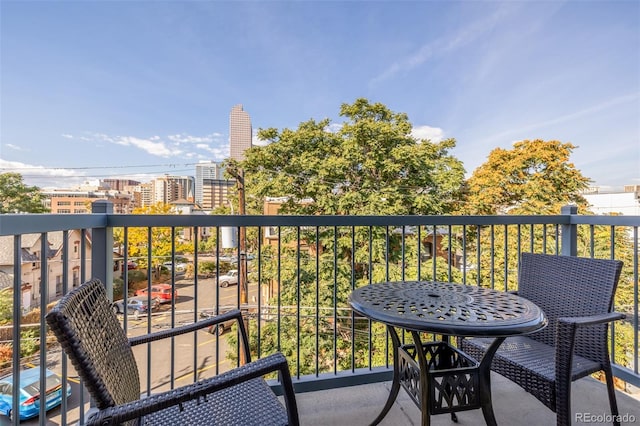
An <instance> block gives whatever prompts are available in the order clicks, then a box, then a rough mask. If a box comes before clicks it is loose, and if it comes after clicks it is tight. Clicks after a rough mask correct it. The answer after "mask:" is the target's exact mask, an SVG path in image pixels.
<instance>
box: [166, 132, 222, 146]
mask: <svg viewBox="0 0 640 426" xmlns="http://www.w3.org/2000/svg"><path fill="white" fill-rule="evenodd" d="M167 139H169V140H170V141H171V142H175V143H177V144H183V143H190V144H200V143H203V142H213V135H207V136H191V135H187V134H184V133H182V134H179V135H169V136H167Z"/></svg>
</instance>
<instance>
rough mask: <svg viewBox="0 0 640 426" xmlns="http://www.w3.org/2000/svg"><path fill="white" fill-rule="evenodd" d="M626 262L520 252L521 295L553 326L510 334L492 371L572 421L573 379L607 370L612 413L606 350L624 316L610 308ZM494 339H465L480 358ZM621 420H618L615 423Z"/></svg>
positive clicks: (464, 343) (560, 419) (561, 421)
mask: <svg viewBox="0 0 640 426" xmlns="http://www.w3.org/2000/svg"><path fill="white" fill-rule="evenodd" d="M621 269H622V262H619V261H617V260H603V259H588V258H579V257H570V256H552V255H543V254H532V253H522V255H521V259H520V271H519V276H518V278H519V283H518V294H519V295H520V296H522V297H525V298H527V299H529V300H531V301H533V302H534V303H536V304H537V305H538V306H540V307H541V308H542V310H543V311H544V312H545V314H546V316H547V318H548V320H549V324H548V326H547V327H546V328H545V329H543V330H541V331H538V332H536V333H533V334H531V335H529V336H519V337H509V338H507V339H506V340H505V341H504V342H503V343H502V345H501V346H500V348H499V349H498V351H497V353H496V354H495V356H494V358H493V363H492V364H491V369H492V370H494V371H496V372H497V373H499V374H501V375H503V376H505V377H507V378H508V379H510V380H512V381H513V382H515V383H517V384H518V385H520V386H521V387H522V388H523V389H525V390H526V391H527V392H529V393H531V394H533V395H534V396H535V397H536V398H538V399H539V400H540V401H541V402H542V403H543V404H544V405H546V406H547V407H549V408H550V409H551V410H552V411H554V412H555V413H556V419H557V420H556V421H557V424H558V425H570V424H571V406H570V396H571V382H573V381H575V380H578V379H580V378H582V377H585V376H587V375H589V374H591V373H595V372H597V371H601V370H602V371H604V373H605V376H606V381H607V390H608V394H609V403H610V405H611V413H612V414H613V415H614V416H613V418H614V419H616V418H617V415H618V407H617V404H616V397H615V392H614V387H613V374H612V372H611V363H610V361H609V354H608V349H607V332H608V324H607V323H609V322H611V321H615V320H619V319H622V318H624V315H622V314H619V313H615V312H612V307H613V295H614V293H615V290H616V286H617V284H618V278H619V277H620V270H621ZM490 342H491V339H489V338H473V339H461V340H459V342H458V343H459V345H460V346H461V348H462V350H463V351H464V352H466V353H467V354H469V355H471V356H473V357H475V358H476V359H480V357H481V356H482V354H483V353H484V350H485V349H486V348H487V346H488V345H489V343H490ZM614 424H618V425H619V422H615V423H614Z"/></svg>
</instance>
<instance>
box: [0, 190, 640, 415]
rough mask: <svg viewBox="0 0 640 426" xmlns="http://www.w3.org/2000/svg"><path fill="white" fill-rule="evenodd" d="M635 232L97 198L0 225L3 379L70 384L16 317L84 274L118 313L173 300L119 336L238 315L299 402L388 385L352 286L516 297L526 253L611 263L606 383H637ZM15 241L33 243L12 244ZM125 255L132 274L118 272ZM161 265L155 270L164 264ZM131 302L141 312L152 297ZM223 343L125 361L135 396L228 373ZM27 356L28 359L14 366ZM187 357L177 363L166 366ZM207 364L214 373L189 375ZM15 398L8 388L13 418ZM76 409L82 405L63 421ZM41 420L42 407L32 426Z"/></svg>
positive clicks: (38, 328)
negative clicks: (187, 209) (134, 374)
mask: <svg viewBox="0 0 640 426" xmlns="http://www.w3.org/2000/svg"><path fill="white" fill-rule="evenodd" d="M639 227H640V217H639V216H586V215H579V214H577V211H576V208H575V207H566V208H563V210H562V212H561V214H559V215H553V216H237V215H235V216H234V215H232V216H191V215H120V214H113V208H112V205H111V204H110V203H109V202H96V203H94V205H93V213H92V214H81V215H50V214H38V215H3V216H1V217H0V236H2V237H3V238H5V239H7V238H10V237H11V238H10V239H12V249H13V259H14V262H13V270H12V272H13V287H12V288H9V290H13V291H12V292H11V293H12V299H11V306H12V308H11V318H10V320H9V321H7V324H6V325H5V326H4V327H3V329H4V331H5V332H6V333H9V332H10V334H11V336H10V337H11V342H10V343H9V341H8V338H3V339H2V340H4V341H5V343H4V346H5V347H9V348H11V350H12V356H11V360H10V361H9V362H8V364H9V366H8V367H7V365H6V364H7V362H5V365H4V366H5V369H4V372H5V373H8V374H13V376H14V377H16V376H18V375H19V374H20V371H21V369H22V368H23V367H24V365H25V363H26V362H27V361H28V362H32V363H33V364H34V365H39V366H40V370H41V374H40V376H41V382H42V383H41V385H43V384H44V382H43V381H44V376H45V369H46V368H49V367H50V368H51V369H54V370H56V372H58V373H59V374H60V375H61V376H62V377H63V382H64V386H66V383H67V381H68V380H70V381H72V382H73V381H74V379H73V375H74V373H73V371H72V368H71V366H69V365H67V362H66V357H64V356H61V355H60V352H59V349H57V348H56V345H55V344H52V345H49V344H47V339H45V338H40V337H41V336H46V333H47V330H46V328H45V325H44V324H45V322H44V316H45V314H46V309H41V310H40V311H39V314H37V315H38V318H37V320H34V315H35V314H34V312H38V311H37V310H34V311H33V312H31V314H30V316H29V317H28V318H30V319H29V320H26V319H25V318H27V316H25V312H26V311H29V310H30V309H29V308H28V307H31V306H40V307H46V306H47V305H48V304H50V303H53V302H55V300H56V299H57V298H59V296H60V295H61V294H65V293H67V292H68V291H70V290H71V289H72V288H73V287H74V285H77V284H78V283H81V282H84V281H85V280H87V279H89V278H90V277H95V278H99V279H100V280H102V282H104V283H105V285H106V286H107V289H108V293H109V294H110V295H111V297H113V295H114V294H115V295H116V296H117V297H116V298H119V297H123V298H124V300H125V303H126V301H127V300H128V299H130V298H131V297H132V295H133V292H134V288H137V287H141V288H146V289H148V290H150V289H151V287H152V286H155V285H156V284H157V283H159V282H163V283H166V284H168V285H169V286H170V290H171V294H173V292H174V291H175V292H177V294H178V297H177V298H176V297H171V298H170V299H169V300H168V301H167V303H164V304H162V306H161V308H159V309H158V311H157V312H152V311H151V310H149V311H148V312H146V313H143V314H141V315H129V314H127V313H126V312H125V314H124V315H123V316H122V322H123V327H124V328H125V330H126V331H127V333H128V334H130V335H132V334H136V333H147V332H150V331H152V330H153V329H154V328H157V327H175V326H176V325H178V324H182V323H185V322H193V321H198V320H199V318H201V316H202V315H210V314H216V313H220V312H222V311H223V310H225V309H227V308H230V307H239V308H241V309H243V311H244V312H245V318H246V320H247V323H248V325H247V327H248V329H249V334H250V341H251V349H252V353H254V354H255V356H257V357H260V356H264V355H267V354H268V353H271V352H273V351H275V350H281V351H283V352H284V353H285V355H286V356H287V357H288V359H289V361H290V367H291V371H292V375H293V376H294V379H295V384H296V390H297V391H299V392H301V391H312V390H319V389H327V388H334V387H341V386H348V385H354V384H362V383H369V382H375V381H381V380H389V379H390V377H391V370H390V366H391V365H392V360H391V346H390V343H389V339H388V338H387V335H386V332H385V330H384V327H382V326H381V325H379V324H375V323H370V322H369V321H368V320H366V319H363V318H360V317H358V316H356V315H355V314H354V313H353V312H352V311H351V310H350V309H349V306H348V303H347V296H348V294H349V292H350V291H351V290H352V289H354V288H356V287H359V286H362V285H366V284H369V283H372V282H377V281H383V280H385V281H386V280H415V279H431V280H439V281H450V282H460V283H464V284H470V285H480V286H485V287H492V288H497V289H504V290H511V289H515V288H516V287H517V268H518V255H519V253H521V252H523V251H529V252H540V253H550V254H562V255H573V256H575V255H578V256H585V257H598V258H616V259H620V260H623V261H624V269H623V274H622V277H621V280H620V284H619V287H618V292H617V295H616V306H615V308H616V310H621V311H623V312H625V313H626V314H627V319H626V321H624V322H623V323H618V324H616V325H615V328H614V330H613V332H612V333H611V336H613V337H612V339H611V356H612V361H613V363H614V373H615V374H616V375H617V376H618V377H619V378H621V379H623V380H624V381H626V382H628V383H631V384H633V385H635V386H640V373H639V366H638V357H639V355H640V354H639V345H638V326H639V322H638V315H639V304H638V294H639V293H638V279H639V276H638V270H639V267H638V228H639ZM241 228H245V230H246V236H247V237H246V238H247V241H246V250H247V252H246V253H244V252H241V251H240V250H239V248H238V247H239V246H240V245H236V246H235V247H233V248H229V247H227V244H226V242H225V241H224V238H223V234H228V231H229V230H231V233H232V234H235V236H236V240H237V237H238V236H239V235H241V233H240V229H241ZM205 231H206V232H205ZM34 235H35V238H34ZM54 235H55V236H56V240H59V241H62V243H61V245H60V247H59V251H57V252H55V253H52V254H51V255H50V256H40V260H39V262H38V266H39V267H38V268H27V266H28V265H27V264H25V263H23V258H22V253H23V249H25V250H32V251H39V253H51V252H50V251H49V249H50V248H51V247H50V244H49V243H50V240H51V239H53V236H54ZM60 235H61V238H59V237H60ZM202 235H206V236H207V238H206V241H205V240H204V238H202V237H201V236H202ZM37 237H39V238H37ZM27 240H28V241H32V240H34V241H39V243H35V244H36V246H35V247H24V246H25V242H26V241H27ZM38 244H39V245H38ZM54 248H56V249H57V248H58V247H54ZM132 261H133V262H135V264H136V266H137V269H131V270H129V269H128V267H127V265H128V264H130V262H132ZM167 261H169V262H172V263H170V264H169V265H171V267H169V268H167V267H166V266H163V264H164V263H166V262H167ZM178 263H180V264H181V265H182V266H181V267H182V268H183V269H182V270H178V269H177V268H176V265H177V264H178ZM184 265H186V267H185V266H184ZM26 269H29V271H28V272H29V273H32V272H33V271H37V274H38V275H37V278H34V277H35V275H29V276H28V277H27V275H25V274H26V272H27V271H26ZM228 269H237V270H239V274H238V278H237V280H238V285H235V283H231V285H230V286H229V287H225V286H224V283H223V281H221V280H224V278H223V276H224V273H225V272H227V270H228ZM52 274H53V275H55V276H52ZM133 278H139V279H141V280H142V281H141V282H138V283H136V282H135V280H134V279H133ZM27 281H28V282H27ZM41 283H47V285H43V284H41ZM60 283H61V284H60ZM221 285H222V286H221ZM52 289H53V290H52ZM6 291H7V290H5V292H6ZM144 297H146V298H147V301H148V302H149V304H151V303H152V302H153V301H152V298H151V292H147V294H146V296H144ZM3 300H4V298H3ZM6 333H5V334H6ZM7 337H8V335H7ZM34 345H37V348H35V349H36V350H35V351H34ZM207 345H209V346H207ZM237 345H238V339H237V338H236V334H235V333H233V332H231V333H227V334H222V335H218V336H213V335H210V336H203V335H199V336H196V337H194V338H193V340H190V341H183V340H180V341H172V342H171V343H170V344H169V346H168V347H167V346H163V347H161V348H159V347H157V346H152V345H149V346H147V347H146V348H143V349H142V352H140V353H137V352H136V357H137V358H138V359H139V360H140V361H141V379H142V383H143V388H144V389H143V391H144V392H146V393H151V392H152V391H157V390H160V389H162V388H163V387H173V386H175V385H176V383H177V382H178V381H181V380H197V378H198V377H202V376H203V375H207V374H217V373H219V372H220V371H222V370H224V369H228V368H231V367H232V366H233V365H238V364H239V363H240V362H242V360H239V359H237V357H235V355H233V353H234V352H235V353H237V351H234V350H233V349H234V346H237ZM187 347H188V348H189V350H188V351H187V350H185V349H184V348H187ZM26 349H30V350H31V351H32V352H34V354H35V355H33V356H31V357H29V358H25V356H24V353H25V352H26ZM21 352H22V355H21ZM187 352H188V353H187ZM227 352H229V353H230V354H231V355H229V353H227ZM185 357H186V358H185ZM185 359H187V360H188V361H189V362H190V364H191V368H190V369H188V370H187V372H185V370H183V369H182V367H181V369H180V370H179V371H176V368H175V366H176V364H177V363H178V362H180V363H182V362H184V361H185ZM205 362H211V365H212V367H203V365H204V363H205ZM69 377H71V378H69ZM79 389H80V392H77V393H74V395H75V396H73V397H72V398H73V402H72V403H71V402H70V401H71V399H70V400H68V399H67V398H63V402H62V408H61V409H60V410H59V413H58V414H57V415H58V416H59V417H60V419H59V421H60V424H67V423H69V422H72V421H77V420H78V419H79V420H81V421H82V419H83V416H84V412H85V409H86V407H87V406H88V404H89V400H88V397H87V396H86V395H85V393H84V391H83V389H82V387H79ZM17 400H18V399H17V388H16V387H14V388H13V401H14V402H13V406H12V410H13V412H17V410H18V408H19V407H18V402H17ZM77 407H82V409H77V410H76V411H74V409H76V408H77ZM47 415H49V414H47V413H44V411H43V410H41V415H40V420H39V422H40V424H45V422H46V418H47ZM15 417H16V416H14V420H13V422H14V424H17V420H16V419H15Z"/></svg>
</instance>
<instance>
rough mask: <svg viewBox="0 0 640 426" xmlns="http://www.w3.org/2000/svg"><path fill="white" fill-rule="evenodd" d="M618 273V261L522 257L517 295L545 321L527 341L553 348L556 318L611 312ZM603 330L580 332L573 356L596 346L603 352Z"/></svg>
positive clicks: (522, 255)
mask: <svg viewBox="0 0 640 426" xmlns="http://www.w3.org/2000/svg"><path fill="white" fill-rule="evenodd" d="M621 270H622V262H620V261H618V260H609V259H591V258H584V257H573V256H557V255H547V254H534V253H522V254H521V257H520V269H519V275H518V294H519V295H520V296H522V297H525V298H527V299H529V300H531V301H532V302H534V303H535V304H536V305H538V306H539V307H540V308H542V310H543V311H544V313H545V315H546V316H547V318H548V320H549V323H548V326H547V327H546V328H544V329H543V330H541V331H539V332H537V333H534V334H532V335H531V336H530V337H532V338H534V339H536V340H539V341H541V342H543V343H546V344H548V345H555V334H556V324H557V320H558V318H559V317H579V316H588V315H597V314H604V313H607V312H611V310H612V309H613V296H614V294H615V291H616V287H617V285H618V279H619V278H620V271H621ZM606 327H607V326H606V325H598V326H594V327H586V328H584V329H583V330H580V331H579V332H578V335H577V336H576V347H575V352H576V353H578V354H580V355H583V356H586V355H585V354H588V353H589V352H592V351H593V350H594V345H595V346H600V348H601V349H599V351H606V336H607V334H606V332H607V328H606ZM588 357H589V358H592V357H590V356H588Z"/></svg>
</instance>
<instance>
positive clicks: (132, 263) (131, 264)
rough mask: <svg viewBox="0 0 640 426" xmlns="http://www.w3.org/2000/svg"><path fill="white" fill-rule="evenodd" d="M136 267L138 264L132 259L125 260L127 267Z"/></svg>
mask: <svg viewBox="0 0 640 426" xmlns="http://www.w3.org/2000/svg"><path fill="white" fill-rule="evenodd" d="M137 267H138V264H137V263H136V262H134V261H133V260H130V261H128V262H127V269H136V268H137Z"/></svg>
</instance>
